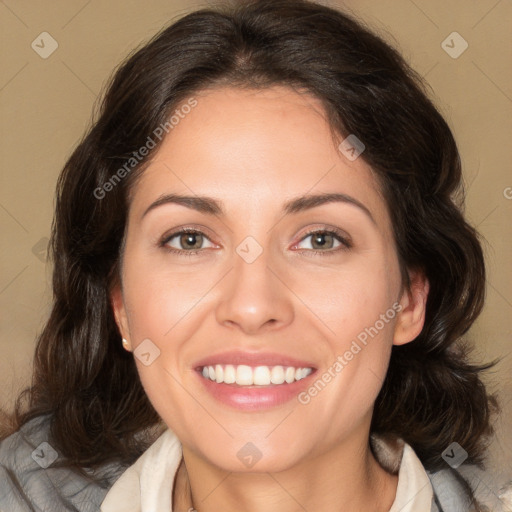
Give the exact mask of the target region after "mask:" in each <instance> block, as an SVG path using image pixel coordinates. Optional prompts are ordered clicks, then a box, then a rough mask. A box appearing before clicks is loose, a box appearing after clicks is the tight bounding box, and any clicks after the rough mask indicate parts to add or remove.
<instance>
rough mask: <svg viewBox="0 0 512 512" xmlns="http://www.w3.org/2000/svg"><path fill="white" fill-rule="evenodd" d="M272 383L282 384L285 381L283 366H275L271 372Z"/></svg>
mask: <svg viewBox="0 0 512 512" xmlns="http://www.w3.org/2000/svg"><path fill="white" fill-rule="evenodd" d="M270 382H272V384H282V383H283V382H284V369H283V367H282V366H274V368H272V373H271V374H270Z"/></svg>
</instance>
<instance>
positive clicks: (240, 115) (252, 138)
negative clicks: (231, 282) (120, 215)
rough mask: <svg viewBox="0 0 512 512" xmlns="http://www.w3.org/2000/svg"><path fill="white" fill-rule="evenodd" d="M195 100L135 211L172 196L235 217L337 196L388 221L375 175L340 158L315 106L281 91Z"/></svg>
mask: <svg viewBox="0 0 512 512" xmlns="http://www.w3.org/2000/svg"><path fill="white" fill-rule="evenodd" d="M193 98H194V99H195V101H196V102H197V103H196V105H195V106H194V107H193V108H191V109H186V110H185V109H184V110H183V111H180V107H177V108H176V110H177V111H178V113H179V114H181V115H176V116H175V117H174V118H173V120H174V125H173V128H172V129H170V130H169V133H168V135H167V136H166V137H165V138H164V140H163V141H162V143H161V145H160V147H159V148H158V151H157V152H156V154H155V155H154V156H153V158H152V161H151V162H150V164H149V166H148V168H147V169H146V170H145V171H144V172H143V174H142V176H141V179H140V180H139V182H138V183H137V184H136V187H135V190H134V194H133V202H132V208H133V209H134V210H136V211H138V212H140V211H142V209H143V208H144V207H145V206H147V203H148V201H151V200H155V199H156V198H157V197H158V196H159V195H162V194H165V193H169V192H176V193H182V194H187V195H194V194H197V195H208V196H211V197H217V198H219V199H221V200H222V202H223V203H225V204H226V209H231V210H232V211H233V214H234V215H236V214H239V213H240V211H241V210H242V209H243V210H246V213H247V214H249V212H248V211H247V210H248V209H249V207H251V206H252V207H253V210H254V208H255V207H256V208H257V209H258V210H260V211H261V209H262V208H273V207H274V205H275V206H276V207H277V206H281V205H282V203H283V202H284V201H285V200H286V198H290V197H296V196H299V195H304V194H307V193H319V192H338V193H346V194H350V195H351V196H355V197H356V198H357V199H358V200H360V201H361V202H363V203H365V204H366V205H367V206H368V208H369V209H370V210H372V212H373V213H374V215H375V217H376V218H386V216H387V214H386V206H385V203H384V200H383V198H382V195H381V193H380V189H379V186H378V182H377V179H376V177H375V176H374V173H373V171H372V170H371V168H370V167H369V166H368V165H367V164H366V162H365V161H364V160H362V158H358V159H356V160H355V161H350V160H348V159H347V158H346V157H345V156H344V155H343V154H342V153H341V152H340V151H339V149H338V147H337V144H336V143H335V141H333V138H332V133H331V130H330V126H329V124H328V122H327V120H326V114H325V112H324V110H323V107H322V104H321V102H320V100H319V99H318V98H315V97H314V96H311V95H309V94H306V93H302V92H301V93H298V92H296V91H294V90H293V89H291V88H287V87H281V86H276V87H272V88H268V89H262V90H253V89H239V88H230V87H223V88H216V89H209V90H205V91H201V92H199V93H196V94H194V95H193ZM185 112H186V113H185ZM340 140H341V139H340ZM253 213H254V211H253ZM383 216H384V217H383Z"/></svg>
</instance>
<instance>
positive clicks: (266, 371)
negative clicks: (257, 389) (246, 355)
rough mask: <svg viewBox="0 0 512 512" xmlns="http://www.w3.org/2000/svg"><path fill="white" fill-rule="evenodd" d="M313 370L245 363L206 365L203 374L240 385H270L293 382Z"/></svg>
mask: <svg viewBox="0 0 512 512" xmlns="http://www.w3.org/2000/svg"><path fill="white" fill-rule="evenodd" d="M312 371H313V369H312V368H294V367H293V366H288V367H286V369H285V367H283V366H273V367H269V366H256V367H254V368H253V367H251V366H247V365H245V364H240V365H237V366H235V365H232V364H228V365H222V364H216V365H215V367H213V366H205V367H203V370H202V375H203V377H205V378H206V379H210V380H214V381H215V382H217V383H222V382H224V383H225V384H235V383H236V384H237V385H238V386H252V385H256V386H270V385H271V384H274V385H278V384H284V383H287V384H291V383H292V382H295V381H296V380H301V379H304V378H305V377H307V376H308V375H309V374H310V373H311V372H312Z"/></svg>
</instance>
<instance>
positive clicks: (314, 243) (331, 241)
mask: <svg viewBox="0 0 512 512" xmlns="http://www.w3.org/2000/svg"><path fill="white" fill-rule="evenodd" d="M308 239H311V241H310V242H309V243H307V244H306V247H305V248H306V249H308V250H310V251H312V252H314V253H332V252H338V251H343V250H347V249H350V248H351V247H352V243H351V241H350V240H349V239H348V238H347V236H346V235H345V234H343V233H342V232H341V231H338V230H335V229H331V230H325V229H324V230H316V231H310V232H309V233H307V234H306V236H305V237H303V238H302V239H301V241H300V242H299V243H298V244H296V245H295V246H294V248H296V247H299V248H300V244H301V243H302V242H303V241H305V240H308ZM336 244H337V245H336Z"/></svg>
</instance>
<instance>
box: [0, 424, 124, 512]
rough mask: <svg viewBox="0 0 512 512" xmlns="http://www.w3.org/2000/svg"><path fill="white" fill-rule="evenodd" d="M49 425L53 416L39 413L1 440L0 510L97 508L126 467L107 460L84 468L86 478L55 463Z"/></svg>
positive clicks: (56, 455) (86, 510) (83, 510)
mask: <svg viewBox="0 0 512 512" xmlns="http://www.w3.org/2000/svg"><path fill="white" fill-rule="evenodd" d="M49 429H50V416H40V417H37V418H34V419H32V420H31V421H29V422H27V423H26V424H25V425H23V426H22V427H21V428H20V429H19V430H18V431H16V432H14V433H13V434H11V435H10V436H9V437H7V438H5V439H4V440H3V441H2V442H1V443H0V510H2V511H3V510H8V511H10V512H18V511H19V512H21V511H26V510H59V511H68V510H69V511H71V510H72V511H76V510H80V511H81V512H93V511H95V512H96V511H98V510H99V509H100V504H101V502H102V500H103V498H104V496H105V495H106V493H107V492H108V489H109V488H110V487H111V486H112V485H113V483H114V482H115V480H117V478H118V477H119V476H120V474H121V473H122V472H123V471H124V469H126V468H125V467H123V466H120V465H118V464H106V465H105V466H102V467H101V468H100V469H99V470H95V471H91V470H87V469H84V470H85V471H86V474H87V475H90V478H87V477H86V476H82V475H80V474H79V473H77V472H75V471H73V470H71V469H68V468H59V467H52V464H53V463H54V462H55V461H56V460H57V459H58V458H59V453H58V451H57V450H56V449H55V448H54V447H53V446H52V445H51V443H50V442H49V439H50V436H49Z"/></svg>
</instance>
